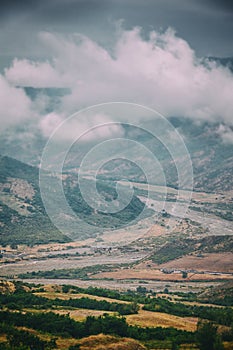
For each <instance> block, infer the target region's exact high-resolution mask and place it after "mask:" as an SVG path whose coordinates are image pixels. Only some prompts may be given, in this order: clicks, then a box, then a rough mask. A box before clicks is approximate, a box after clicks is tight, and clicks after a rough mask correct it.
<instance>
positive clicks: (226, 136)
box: [217, 124, 233, 144]
mask: <svg viewBox="0 0 233 350" xmlns="http://www.w3.org/2000/svg"><path fill="white" fill-rule="evenodd" d="M217 133H218V134H219V135H220V136H221V138H222V140H223V142H224V143H225V144H233V128H232V127H229V126H227V125H223V124H220V125H219V128H218V130H217Z"/></svg>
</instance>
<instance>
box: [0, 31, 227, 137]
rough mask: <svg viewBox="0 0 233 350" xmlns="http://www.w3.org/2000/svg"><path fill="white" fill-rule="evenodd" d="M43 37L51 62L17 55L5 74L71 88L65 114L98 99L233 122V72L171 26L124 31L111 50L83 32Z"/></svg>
mask: <svg viewBox="0 0 233 350" xmlns="http://www.w3.org/2000/svg"><path fill="white" fill-rule="evenodd" d="M40 39H41V40H42V42H43V44H44V45H46V47H47V50H50V54H51V55H52V56H53V57H54V58H53V60H52V62H51V63H49V62H44V63H39V62H33V61H28V60H15V61H14V62H13V65H12V66H11V67H10V68H9V69H7V70H6V72H5V75H6V78H7V79H8V80H9V81H10V82H12V83H14V84H16V85H18V84H20V85H24V84H25V85H31V86H35V87H38V86H43V87H50V86H66V87H70V89H71V94H70V95H67V96H64V97H63V98H62V104H61V107H60V110H59V111H58V112H59V115H60V118H62V117H61V116H62V115H64V116H65V115H66V116H68V115H69V114H71V113H73V112H75V111H77V110H79V109H80V108H82V107H85V106H90V105H92V104H95V103H101V102H109V101H126V102H134V103H138V104H143V105H145V106H149V107H152V108H155V109H156V110H158V111H159V112H161V113H163V114H165V115H166V116H171V115H178V116H185V117H190V118H193V119H196V120H209V121H213V122H220V123H221V122H223V123H225V124H227V125H233V99H232V91H233V75H232V73H231V72H230V71H229V70H228V69H227V68H223V67H219V66H217V65H216V64H214V63H208V62H206V65H203V64H201V62H200V61H199V60H198V59H197V57H196V56H195V52H194V51H193V50H192V49H191V48H190V46H189V45H188V43H187V42H186V41H185V40H183V39H181V38H179V37H177V36H176V35H175V33H174V31H173V30H172V29H169V30H167V31H166V32H164V33H158V32H154V31H152V32H151V33H150V38H149V39H148V40H145V39H143V38H142V35H141V31H140V29H139V28H134V29H133V30H131V31H124V30H121V31H120V34H119V37H118V40H117V42H116V44H115V47H114V48H113V49H112V50H111V53H110V51H108V50H106V49H105V48H104V47H102V46H100V45H98V44H97V43H96V42H94V41H92V40H90V39H89V38H87V37H85V36H82V35H79V34H74V35H73V36H71V37H68V38H65V37H61V36H59V35H55V34H52V33H41V34H40ZM54 118H55V117H54V116H51V115H50V116H49V117H48V116H46V117H45V118H44V119H43V120H42V122H41V124H40V126H41V127H42V130H48V125H53V123H52V122H51V120H54ZM55 119H56V118H55ZM50 122H51V124H49V123H50ZM44 132H45V134H46V133H47V131H44Z"/></svg>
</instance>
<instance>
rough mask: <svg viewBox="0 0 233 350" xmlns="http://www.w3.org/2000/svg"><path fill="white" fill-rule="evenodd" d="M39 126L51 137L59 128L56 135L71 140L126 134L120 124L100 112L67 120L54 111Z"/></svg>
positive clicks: (63, 139) (91, 139)
mask: <svg viewBox="0 0 233 350" xmlns="http://www.w3.org/2000/svg"><path fill="white" fill-rule="evenodd" d="M93 125H95V127H93ZM98 125H99V126H98ZM39 126H40V129H41V131H42V133H43V135H44V136H46V137H49V136H50V135H51V134H52V132H53V131H55V130H56V129H57V130H56V132H55V135H54V137H55V138H56V139H58V140H62V141H69V142H70V141H71V142H75V141H77V140H78V139H79V141H80V142H87V141H93V140H96V139H106V138H108V137H114V136H115V137H120V136H123V134H124V129H123V128H122V127H121V126H120V125H118V124H115V123H113V122H112V120H111V119H110V117H109V116H107V115H105V114H100V113H99V114H94V115H91V114H88V115H85V114H82V116H81V119H79V118H71V119H70V120H69V119H68V120H65V118H64V116H63V115H59V114H57V113H54V112H52V113H49V114H47V115H46V116H45V117H43V118H42V120H41V121H40V123H39Z"/></svg>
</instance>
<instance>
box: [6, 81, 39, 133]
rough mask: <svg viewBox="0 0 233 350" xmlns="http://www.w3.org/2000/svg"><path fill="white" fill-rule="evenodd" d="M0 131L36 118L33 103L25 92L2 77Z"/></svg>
mask: <svg viewBox="0 0 233 350" xmlns="http://www.w3.org/2000/svg"><path fill="white" fill-rule="evenodd" d="M0 101H1V103H0V130H4V129H6V128H8V127H11V126H13V125H15V124H16V125H19V124H20V123H22V122H25V121H26V120H28V119H30V118H31V117H34V114H35V113H34V111H33V109H32V102H31V100H30V99H29V98H28V97H27V95H26V94H25V92H24V90H22V89H20V88H16V87H14V86H12V85H11V84H9V82H8V81H7V80H6V79H5V78H4V77H3V76H1V75H0Z"/></svg>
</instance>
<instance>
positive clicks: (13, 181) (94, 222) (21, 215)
mask: <svg viewBox="0 0 233 350" xmlns="http://www.w3.org/2000/svg"><path fill="white" fill-rule="evenodd" d="M44 176H45V179H46V185H47V186H50V184H51V183H52V182H53V183H54V181H55V183H56V182H57V181H58V178H57V177H56V176H55V175H53V176H52V175H51V174H49V173H46V174H45V175H44ZM91 181H93V180H89V179H87V180H86V182H85V186H86V188H87V191H88V189H89V188H91V186H90V182H91ZM63 187H64V193H65V195H66V197H67V203H68V205H69V206H70V207H71V208H72V210H73V213H74V214H75V215H74V217H75V220H76V219H77V220H78V225H79V226H78V232H73V231H72V230H73V221H72V220H73V218H72V217H70V216H69V215H65V213H64V212H62V210H61V209H60V206H59V205H60V204H59V200H60V197H59V194H57V193H56V192H55V193H53V194H52V198H51V200H52V201H53V203H54V205H55V208H56V213H55V217H54V220H57V221H59V220H61V221H62V224H63V227H65V232H64V231H63V232H64V233H63V234H62V233H61V232H60V231H59V230H58V229H57V228H56V227H55V226H54V225H53V223H52V222H51V221H50V219H49V217H48V215H47V213H46V210H45V208H44V204H43V202H42V198H41V194H40V188H39V169H38V168H36V167H33V166H30V165H27V164H25V163H22V162H20V161H18V160H15V159H13V158H10V157H6V156H1V157H0V244H3V245H4V244H10V243H13V244H19V243H21V244H22V243H24V244H38V243H39V244H42V243H48V242H69V241H70V240H72V239H73V238H74V239H77V238H78V239H82V238H88V237H90V236H91V237H93V236H96V235H97V234H98V233H101V232H103V230H105V229H114V228H118V227H121V226H124V225H126V224H127V225H128V224H129V225H130V224H131V223H134V222H135V220H136V221H137V220H139V219H138V217H139V216H140V213H141V212H143V210H144V208H145V204H144V203H142V202H141V200H140V199H139V198H138V197H137V196H133V198H132V200H131V201H130V203H129V204H128V205H127V206H126V207H125V209H123V210H121V211H119V212H117V213H112V214H111V213H110V214H107V213H102V212H101V211H100V210H96V209H95V208H92V207H90V206H89V205H88V204H87V203H86V202H85V200H84V199H83V198H82V195H81V192H80V189H79V185H78V179H77V177H76V176H75V175H73V174H67V175H66V176H64V181H63ZM98 191H99V193H100V194H101V195H102V196H103V197H104V198H106V199H107V200H108V201H111V200H112V199H115V198H116V189H115V184H114V183H113V182H106V181H99V182H98ZM90 196H92V193H90ZM150 214H151V210H149V209H146V210H145V211H144V217H145V216H149V215H150ZM56 215H57V216H56Z"/></svg>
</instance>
